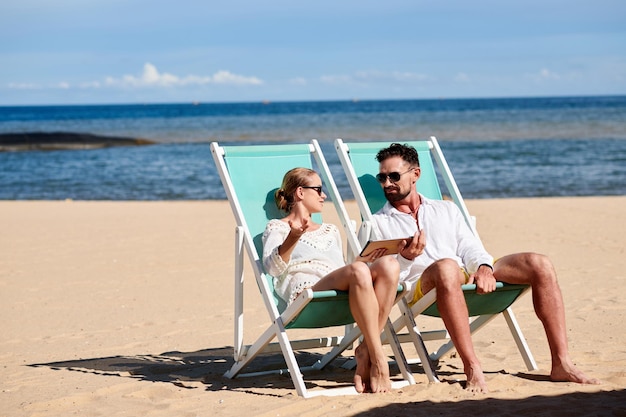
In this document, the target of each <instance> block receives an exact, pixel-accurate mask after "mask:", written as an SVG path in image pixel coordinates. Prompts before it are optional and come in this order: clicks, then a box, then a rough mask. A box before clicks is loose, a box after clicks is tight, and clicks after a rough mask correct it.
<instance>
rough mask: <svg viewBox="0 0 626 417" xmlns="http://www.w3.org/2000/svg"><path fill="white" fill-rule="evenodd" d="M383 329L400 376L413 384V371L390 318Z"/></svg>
mask: <svg viewBox="0 0 626 417" xmlns="http://www.w3.org/2000/svg"><path fill="white" fill-rule="evenodd" d="M400 302H402V301H400ZM384 331H385V334H386V338H387V340H388V341H389V344H390V345H391V350H392V351H393V356H394V358H395V359H396V363H397V364H398V368H400V373H401V374H402V378H403V379H404V380H405V381H407V382H408V383H409V384H410V385H413V384H415V378H414V377H413V373H411V371H410V370H409V363H408V362H407V360H406V356H405V354H404V351H403V350H402V345H401V344H400V340H398V335H397V334H396V332H395V331H394V330H393V324H392V323H391V320H389V319H387V324H386V325H385V330H384Z"/></svg>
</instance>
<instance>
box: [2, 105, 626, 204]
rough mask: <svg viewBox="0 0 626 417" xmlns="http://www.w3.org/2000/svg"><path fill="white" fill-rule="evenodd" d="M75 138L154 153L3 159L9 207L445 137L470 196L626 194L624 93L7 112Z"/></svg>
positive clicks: (156, 187)
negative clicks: (218, 154)
mask: <svg viewBox="0 0 626 417" xmlns="http://www.w3.org/2000/svg"><path fill="white" fill-rule="evenodd" d="M20 132H75V133H90V134H97V135H111V136H123V137H132V138H143V139H149V140H153V141H156V142H157V144H154V145H148V146H132V147H126V146H124V147H111V148H103V149H91V150H87V149H85V150H55V151H19V152H0V199H4V200H42V199H44V200H58V199H75V200H201V199H225V198H226V197H225V193H224V190H223V188H222V185H221V182H220V180H219V177H218V175H217V172H216V169H215V165H214V163H213V159H212V157H211V152H210V149H209V143H210V142H211V141H218V142H220V143H223V144H230V145H232V144H241V145H245V144H265V143H285V142H293V143H304V142H308V141H309V140H310V139H313V138H315V139H318V140H319V142H320V143H321V145H322V150H323V151H324V154H325V156H326V159H327V161H328V163H329V165H330V166H331V169H332V170H333V172H334V173H335V179H336V182H337V184H338V186H339V188H340V191H341V193H342V194H343V195H345V196H346V198H351V197H352V195H351V193H350V191H349V189H348V185H347V181H346V179H345V177H344V176H343V174H342V171H341V168H340V167H339V162H338V160H337V157H336V155H335V152H334V148H333V141H334V139H335V138H338V137H340V138H343V139H344V140H351V141H380V140H397V141H399V142H402V141H404V140H419V139H424V138H427V137H429V136H436V137H437V139H438V140H439V142H440V145H441V147H442V149H443V152H444V154H445V156H446V158H447V161H448V164H449V165H450V168H451V170H452V173H453V174H454V176H455V178H456V180H457V183H458V186H459V188H460V190H461V193H462V194H463V195H464V196H465V198H511V197H539V196H599V195H624V194H626V96H603V97H547V98H546V97H543V98H510V99H505V98H498V99H441V100H391V101H384V100H376V101H327V102H280V103H222V104H220V103H188V104H146V105H92V106H20V107H0V133H20Z"/></svg>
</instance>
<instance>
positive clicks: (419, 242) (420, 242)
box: [398, 230, 426, 260]
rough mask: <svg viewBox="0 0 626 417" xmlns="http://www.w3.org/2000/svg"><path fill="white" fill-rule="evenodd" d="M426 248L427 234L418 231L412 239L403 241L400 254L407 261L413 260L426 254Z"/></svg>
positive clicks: (399, 248) (399, 250)
mask: <svg viewBox="0 0 626 417" xmlns="http://www.w3.org/2000/svg"><path fill="white" fill-rule="evenodd" d="M425 247H426V234H425V233H424V231H423V230H422V231H421V232H419V231H417V232H415V235H414V236H413V238H412V239H410V240H409V239H407V240H403V241H402V242H400V243H399V246H398V253H399V254H400V255H401V256H402V257H403V258H405V259H408V260H413V259H415V258H417V257H418V256H419V255H421V254H422V252H424V248H425Z"/></svg>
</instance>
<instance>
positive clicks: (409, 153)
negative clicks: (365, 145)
mask: <svg viewBox="0 0 626 417" xmlns="http://www.w3.org/2000/svg"><path fill="white" fill-rule="evenodd" d="M392 156H399V157H400V158H402V159H403V160H405V161H406V162H408V163H409V165H411V166H412V167H418V166H420V159H419V156H418V155H417V151H416V150H415V148H414V147H412V146H410V145H407V144H404V145H401V144H399V143H392V144H391V145H389V147H388V148H384V149H381V150H380V151H378V153H377V154H376V160H377V161H378V162H379V163H380V162H383V161H384V160H385V159H387V158H391V157H392Z"/></svg>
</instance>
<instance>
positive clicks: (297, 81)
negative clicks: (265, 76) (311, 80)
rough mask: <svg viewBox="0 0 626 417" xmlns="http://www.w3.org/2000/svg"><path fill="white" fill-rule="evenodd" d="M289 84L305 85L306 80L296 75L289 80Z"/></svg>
mask: <svg viewBox="0 0 626 417" xmlns="http://www.w3.org/2000/svg"><path fill="white" fill-rule="evenodd" d="M289 84H292V85H307V84H308V81H307V80H306V78H303V77H296V78H292V79H290V80H289Z"/></svg>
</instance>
